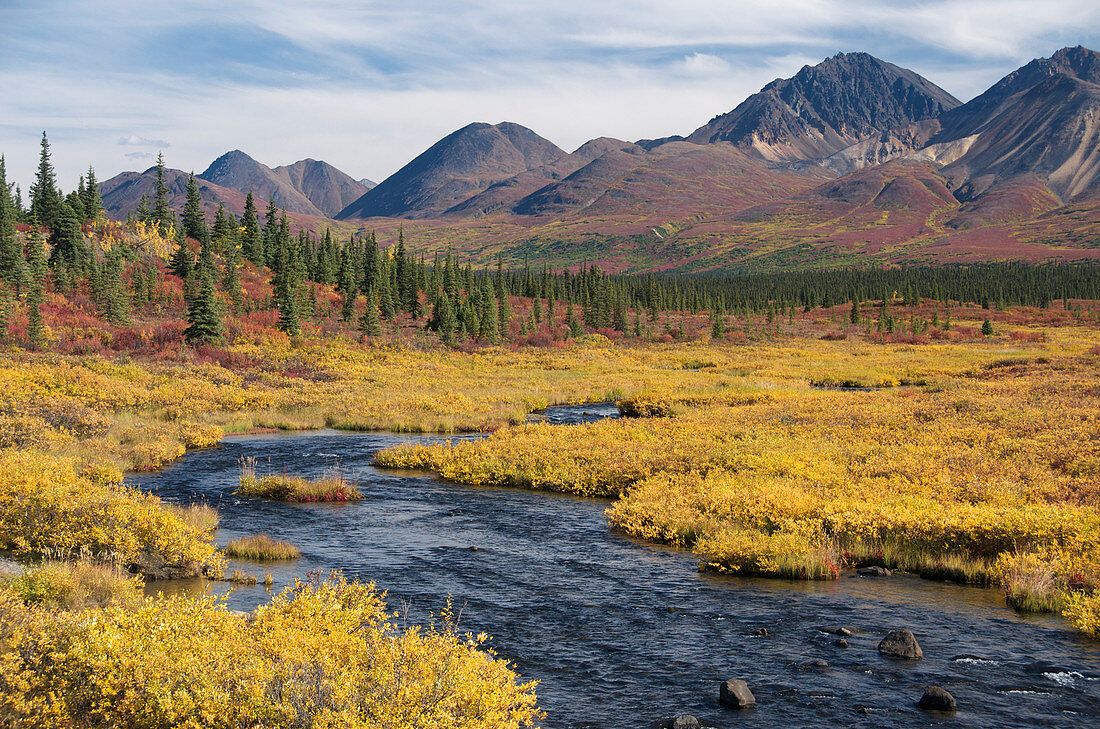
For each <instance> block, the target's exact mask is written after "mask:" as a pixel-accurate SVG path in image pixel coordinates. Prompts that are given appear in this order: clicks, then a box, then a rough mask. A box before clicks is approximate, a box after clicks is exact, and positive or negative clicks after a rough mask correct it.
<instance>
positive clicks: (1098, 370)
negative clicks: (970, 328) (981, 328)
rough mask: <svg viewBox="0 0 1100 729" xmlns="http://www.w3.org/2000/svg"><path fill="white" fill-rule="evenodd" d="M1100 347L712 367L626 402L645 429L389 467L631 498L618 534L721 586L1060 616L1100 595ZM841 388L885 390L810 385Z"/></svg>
mask: <svg viewBox="0 0 1100 729" xmlns="http://www.w3.org/2000/svg"><path fill="white" fill-rule="evenodd" d="M1095 339H1096V333H1095V332H1089V331H1081V330H1070V329H1066V330H1057V331H1048V332H1045V333H1044V340H1045V341H1043V342H1030V343H1025V344H1021V342H1026V341H1027V340H1026V339H1024V338H1019V337H1017V338H1011V339H1009V340H1008V341H1004V340H1000V341H997V342H996V343H995V344H994V343H990V342H988V341H986V342H982V343H980V344H979V343H977V342H971V343H949V344H936V345H923V346H914V345H893V346H884V345H878V344H869V343H867V342H865V341H855V342H853V341H850V340H841V341H834V342H826V341H824V340H811V341H795V342H789V343H786V344H782V345H770V346H758V347H740V348H731V349H725V350H722V349H712V350H710V351H708V352H707V359H708V361H710V362H712V363H713V365H714V366H712V367H707V368H705V369H700V370H699V371H698V372H696V373H693V377H695V378H696V380H695V381H696V383H697V385H699V386H698V387H697V389H696V390H695V391H694V392H690V393H686V392H681V393H674V392H671V391H661V390H660V389H658V390H654V391H650V392H642V393H639V394H638V395H636V396H634V397H633V398H630V399H628V400H627V401H625V402H624V403H623V404H622V409H623V410H624V412H626V413H629V414H631V415H636V416H641V417H630V418H623V419H621V420H616V421H605V422H600V423H593V424H588V425H582V426H571V427H570V432H569V433H568V435H567V436H564V437H563V434H562V432H561V430H560V429H557V428H555V427H553V426H547V425H542V424H531V425H522V426H517V427H511V428H506V429H502V430H499V431H497V432H496V433H494V434H493V435H492V436H490V437H489V438H487V439H484V440H478V441H462V442H455V443H444V444H435V445H424V444H406V445H401V446H397V447H395V448H392V449H390V450H388V451H384V452H382V453H380V454H379V455H378V457H377V462H378V463H379V464H380V465H383V466H386V467H393V468H415V469H427V470H433V471H436V472H438V473H440V474H441V475H443V476H444V477H446V478H449V479H451V480H455V481H459V482H462V483H469V484H483V485H494V486H518V487H523V488H541V489H548V490H557V491H567V492H571V493H577V494H582V495H589V496H610V497H615V498H616V501H615V502H614V503H613V504H612V505H611V506H610V507H609V508H608V511H607V513H608V519H609V522H610V523H611V524H612V525H613V526H614V527H616V528H618V529H621V530H623V531H625V532H627V533H629V534H632V535H634V536H638V537H642V538H645V539H650V540H655V541H660V542H665V543H669V544H675V545H678V546H683V547H688V548H692V549H694V550H695V551H696V552H698V553H699V555H700V557H701V561H702V564H703V566H704V568H706V569H715V570H722V571H729V572H735V573H739V574H761V575H771V576H777V577H789V578H804V579H829V578H835V577H836V576H838V574H839V570H840V569H842V568H844V567H846V566H855V565H869V564H882V565H885V566H888V567H891V568H893V569H901V570H907V571H912V572H916V573H919V574H922V575H926V576H929V577H934V578H938V579H952V580H957V581H960V582H976V583H990V582H992V583H997V584H1001V585H1003V586H1004V587H1005V589H1006V595H1007V598H1008V602H1009V603H1010V604H1012V605H1014V606H1016V607H1018V608H1021V609H1033V610H1034V609H1040V610H1056V609H1058V608H1059V607H1060V606H1061V603H1062V600H1063V596H1064V595H1065V594H1066V593H1077V592H1081V591H1088V590H1089V589H1091V588H1093V587H1095V586H1096V585H1098V584H1100V512H1098V509H1097V507H1098V506H1100V490H1098V489H1097V484H1098V483H1100V415H1098V413H1100V409H1098V407H1097V405H1098V400H1097V398H1098V397H1100V356H1098V354H1097V350H1096V349H1095V344H1093V342H1094V341H1095ZM822 378H835V379H839V380H844V381H848V382H853V381H854V382H859V383H865V384H874V385H876V386H877V387H878V388H879V389H873V390H840V389H823V388H819V387H814V386H812V385H810V384H809V383H810V382H813V381H818V380H820V379H822ZM903 381H908V382H910V383H920V384H910V385H902V384H901V383H902V382H903ZM1074 604H1075V605H1076V604H1078V603H1074ZM1082 627H1084V625H1083V626H1082Z"/></svg>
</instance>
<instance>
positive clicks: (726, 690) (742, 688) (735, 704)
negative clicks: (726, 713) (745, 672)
mask: <svg viewBox="0 0 1100 729" xmlns="http://www.w3.org/2000/svg"><path fill="white" fill-rule="evenodd" d="M718 703H719V704H721V705H722V706H726V707H729V708H731V709H748V708H751V707H753V706H755V705H756V697H755V696H753V695H752V691H749V685H748V684H747V683H745V682H744V681H742V680H741V679H739V678H731V679H730V680H729V681H724V682H723V683H722V684H721V685H720V686H719V687H718Z"/></svg>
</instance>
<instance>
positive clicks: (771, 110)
mask: <svg viewBox="0 0 1100 729" xmlns="http://www.w3.org/2000/svg"><path fill="white" fill-rule="evenodd" d="M958 105H959V101H958V99H956V98H955V97H953V96H952V95H951V94H949V93H947V92H946V91H944V90H943V89H941V88H940V87H938V86H936V85H935V84H933V83H932V82H930V81H928V80H927V79H925V78H923V77H921V76H920V75H918V74H916V73H913V72H912V71H909V70H907V69H904V68H900V67H898V66H895V65H894V64H892V63H887V62H885V61H880V60H879V59H877V58H875V57H874V56H871V55H868V54H866V53H845V54H838V55H836V56H833V57H832V58H828V59H826V60H824V61H822V62H821V63H819V64H818V65H816V66H805V67H803V68H802V70H801V71H799V72H798V73H797V74H796V75H795V76H794V77H792V78H789V79H778V80H776V81H772V82H771V83H770V84H768V85H767V86H765V87H764V88H763V89H762V90H761V91H760V92H759V93H756V94H753V95H752V96H750V97H749V98H748V99H746V100H745V101H744V102H742V103H741V104H740V105H738V106H737V108H736V109H734V110H733V111H731V112H729V113H727V114H723V115H721V116H717V117H715V118H714V119H712V120H711V121H710V122H709V123H707V124H706V125H704V126H702V127H700V128H699V129H697V130H695V132H693V133H692V134H691V136H689V137H688V141H690V142H695V143H697V144H707V143H713V142H722V141H725V142H730V143H732V144H734V145H736V146H739V147H742V148H745V149H751V150H753V151H755V152H756V153H757V154H759V155H760V156H761V157H764V158H765V159H769V160H773V161H782V162H795V161H804V160H820V159H824V158H826V157H829V156H830V155H833V154H836V153H837V152H840V151H841V150H843V149H846V148H848V147H850V146H851V145H853V144H855V143H856V142H858V141H860V140H862V139H865V138H867V137H872V136H876V137H877V136H879V135H881V134H883V133H884V132H888V131H890V130H895V129H902V128H904V127H908V126H909V125H911V124H913V123H914V122H919V121H923V120H925V119H932V118H935V117H937V116H939V115H940V114H942V113H943V112H945V111H948V110H950V109H954V108H955V107H957V106H958Z"/></svg>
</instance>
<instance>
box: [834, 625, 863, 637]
mask: <svg viewBox="0 0 1100 729" xmlns="http://www.w3.org/2000/svg"><path fill="white" fill-rule="evenodd" d="M833 632H834V633H836V634H837V635H839V636H843V637H845V638H851V637H852V636H853V635H855V634H856V633H858V632H859V631H858V630H856V629H855V628H853V627H851V626H849V625H842V626H840V627H839V628H837V629H836V630H834V631H833Z"/></svg>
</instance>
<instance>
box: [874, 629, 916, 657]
mask: <svg viewBox="0 0 1100 729" xmlns="http://www.w3.org/2000/svg"><path fill="white" fill-rule="evenodd" d="M878 652H879V653H881V654H882V655H884V656H888V657H890V658H903V659H905V660H909V661H919V660H920V659H922V658H924V651H922V650H921V648H920V644H919V643H917V639H916V637H915V636H914V635H913V633H912V632H910V631H909V630H891V631H890V632H889V633H887V634H886V637H885V638H883V639H882V640H881V641H879V644H878Z"/></svg>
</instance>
